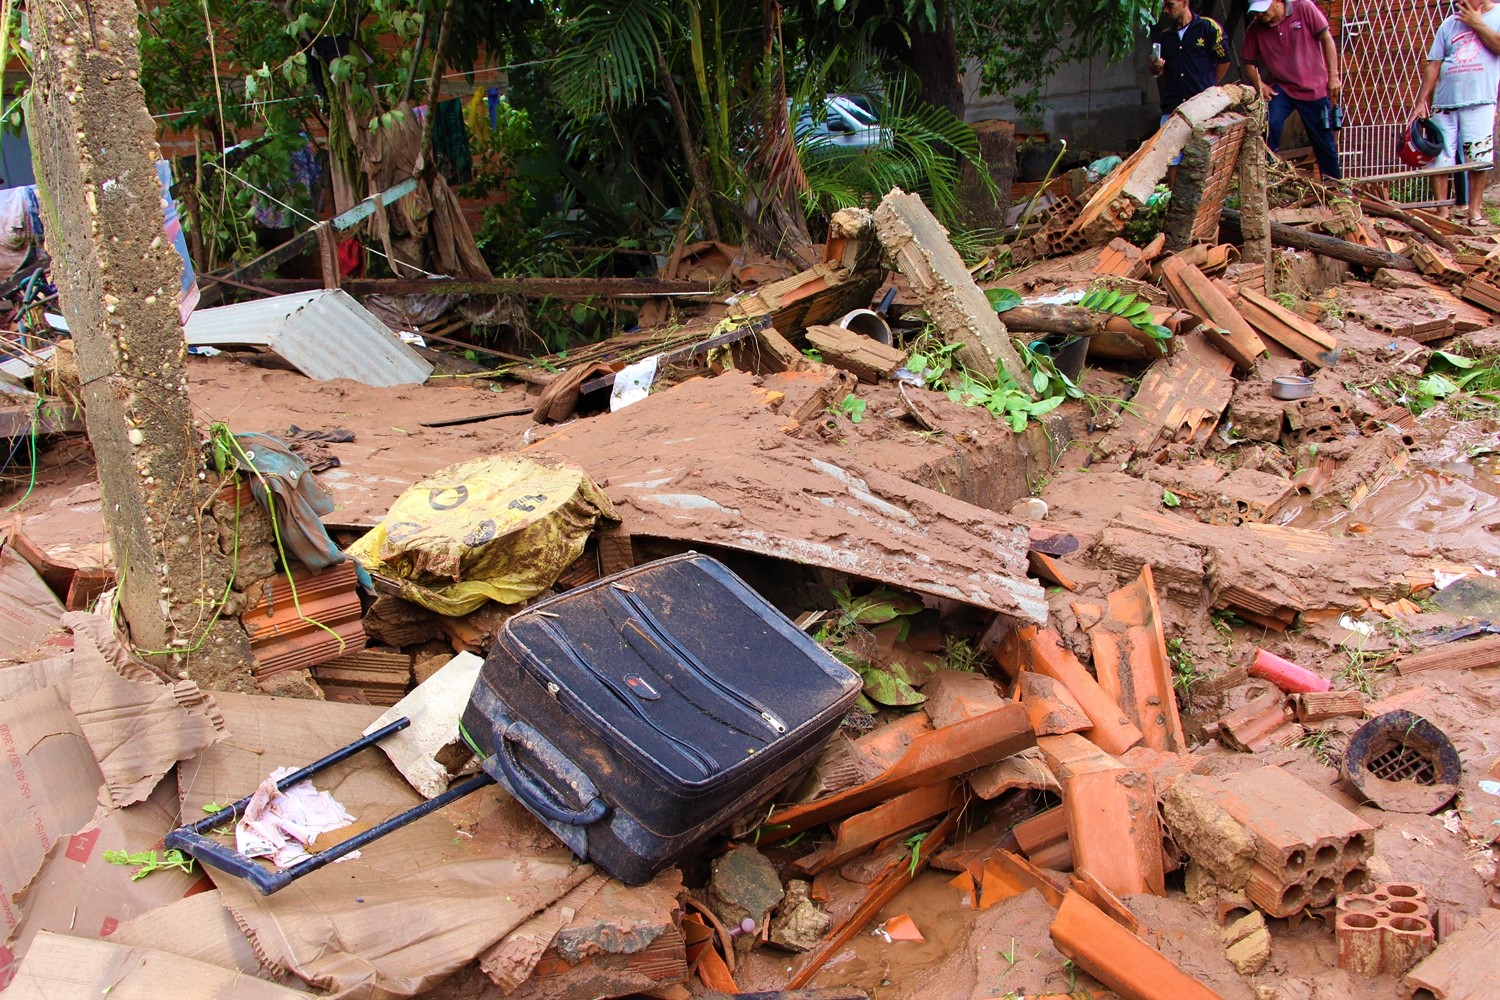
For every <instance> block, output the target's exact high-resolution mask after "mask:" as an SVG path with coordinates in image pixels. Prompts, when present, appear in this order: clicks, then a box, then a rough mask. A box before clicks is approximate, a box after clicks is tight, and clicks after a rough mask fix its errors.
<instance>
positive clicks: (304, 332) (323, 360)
mask: <svg viewBox="0 0 1500 1000" xmlns="http://www.w3.org/2000/svg"><path fill="white" fill-rule="evenodd" d="M184 332H185V333H186V336H187V342H188V343H189V344H190V345H192V346H194V347H206V346H213V347H225V346H231V345H247V346H254V347H269V348H270V349H271V350H273V351H275V352H276V353H277V354H279V355H281V356H282V357H283V358H285V359H286V360H287V361H289V362H291V363H292V364H293V365H295V366H296V368H297V370H298V371H300V372H302V374H304V375H306V376H307V377H308V378H314V379H319V380H325V379H333V378H347V379H353V380H355V381H356V382H363V383H365V384H366V385H375V386H390V385H410V384H412V383H416V382H425V381H426V380H427V376H428V375H430V374H432V365H431V364H429V363H428V362H427V361H426V360H425V359H424V358H423V357H422V356H421V355H420V354H418V353H417V352H416V351H414V350H412V349H411V348H410V347H408V346H407V345H406V344H403V343H402V342H401V338H399V337H397V336H396V335H395V334H394V333H392V332H391V329H390V327H388V326H386V325H385V324H384V323H382V322H381V321H380V320H379V319H377V318H376V317H375V315H374V314H373V313H371V312H370V311H369V310H368V309H366V308H365V307H364V306H362V305H360V304H359V303H358V302H356V301H354V299H352V298H351V297H350V296H349V293H348V292H345V291H342V290H340V289H337V288H320V289H316V290H314V291H310V292H295V293H293V294H291V295H274V296H271V297H270V298H265V299H255V300H253V301H250V302H239V303H236V304H235V305H232V306H219V307H218V308H215V309H201V310H199V311H198V312H195V313H193V315H192V316H190V317H189V318H188V321H187V327H186V328H185V331H184Z"/></svg>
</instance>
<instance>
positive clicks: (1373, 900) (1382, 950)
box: [1334, 882, 1433, 976]
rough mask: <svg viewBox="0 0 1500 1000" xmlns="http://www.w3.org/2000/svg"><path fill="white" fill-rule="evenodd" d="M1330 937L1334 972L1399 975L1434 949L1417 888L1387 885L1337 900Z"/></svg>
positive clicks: (1424, 897) (1429, 917) (1424, 904)
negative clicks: (1336, 960)
mask: <svg viewBox="0 0 1500 1000" xmlns="http://www.w3.org/2000/svg"><path fill="white" fill-rule="evenodd" d="M1334 935H1335V937H1336V938H1337V939H1338V945H1339V968H1341V969H1347V970H1349V971H1350V972H1354V973H1358V974H1360V975H1365V976H1381V975H1393V976H1399V975H1402V974H1404V973H1405V972H1406V970H1407V969H1410V968H1411V967H1412V966H1413V965H1415V964H1417V962H1419V961H1421V960H1422V958H1424V957H1425V956H1426V955H1427V954H1428V953H1429V952H1431V951H1432V948H1433V918H1432V911H1431V910H1430V909H1429V908H1428V905H1427V893H1425V892H1424V891H1423V890H1422V888H1421V887H1420V886H1415V885H1410V884H1408V883H1405V882H1387V883H1384V884H1381V885H1377V886H1375V888H1374V889H1372V890H1371V891H1370V892H1351V893H1345V894H1343V895H1340V896H1339V901H1338V917H1337V923H1335V925H1334Z"/></svg>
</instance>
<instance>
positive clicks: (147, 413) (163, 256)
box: [30, 0, 254, 690]
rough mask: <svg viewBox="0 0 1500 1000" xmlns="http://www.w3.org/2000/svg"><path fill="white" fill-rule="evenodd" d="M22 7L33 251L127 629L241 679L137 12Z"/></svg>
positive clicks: (172, 658) (238, 636) (213, 677)
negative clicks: (60, 321) (59, 338)
mask: <svg viewBox="0 0 1500 1000" xmlns="http://www.w3.org/2000/svg"><path fill="white" fill-rule="evenodd" d="M30 13H31V30H32V33H33V34H32V39H33V42H34V43H35V46H36V47H35V50H34V51H35V52H36V62H35V75H34V82H33V100H34V102H35V104H36V107H37V112H38V113H37V114H36V115H34V116H33V117H32V119H31V129H32V132H31V135H32V145H33V151H34V153H35V159H36V166H37V177H38V181H39V185H40V188H41V190H42V192H43V197H44V211H45V212H46V213H47V215H46V223H45V224H46V233H47V235H46V239H47V250H48V252H49V253H50V254H51V256H52V260H53V266H54V270H53V280H54V281H55V282H56V283H57V285H58V290H59V292H60V293H61V296H60V297H61V301H62V306H63V309H62V311H63V314H64V315H65V316H66V317H67V319H68V324H69V326H70V327H71V328H72V331H73V341H74V345H75V348H76V351H77V356H78V371H79V376H80V378H81V380H82V383H83V399H84V405H85V408H86V411H85V418H86V421H87V426H88V434H89V440H90V442H91V443H92V444H93V447H94V454H95V458H96V461H97V464H98V474H99V485H100V491H101V493H102V494H103V499H104V503H103V508H104V523H105V525H106V527H107V528H108V529H109V536H110V544H111V547H112V548H113V550H114V560H115V567H116V570H117V572H118V574H119V579H120V608H121V610H122V612H123V613H124V618H125V622H126V625H127V627H128V629H129V638H130V641H131V643H132V645H133V646H134V647H136V651H137V652H138V653H140V654H142V655H145V656H149V657H151V658H152V659H154V660H155V661H156V662H157V663H159V664H162V665H166V664H172V665H173V666H175V667H177V668H180V669H186V670H187V672H188V674H189V676H191V677H192V678H193V679H195V680H197V681H198V682H199V683H200V684H202V685H204V686H205V687H213V688H219V689H224V688H235V689H241V690H253V689H254V683H253V681H252V679H251V677H250V673H249V665H250V662H251V659H250V648H249V640H248V639H247V637H246V635H245V631H244V629H243V628H242V627H241V626H240V624H239V621H238V619H237V618H235V617H233V616H232V615H225V616H223V617H220V616H219V614H218V612H219V611H220V609H221V601H222V600H223V598H224V597H225V595H226V593H227V591H228V584H229V580H230V567H229V563H228V560H227V559H226V558H225V557H224V554H223V552H222V550H221V549H220V544H219V526H218V524H217V523H216V522H215V521H214V519H213V517H212V514H211V513H209V512H208V507H209V504H210V502H211V499H212V491H213V486H212V485H210V484H208V483H206V482H205V481H204V476H205V465H204V458H203V450H202V448H201V447H200V444H199V438H198V435H197V434H196V433H195V431H194V427H193V418H192V411H191V409H190V406H189V403H188V391H187V389H188V387H187V375H186V371H185V368H184V354H185V344H184V341H183V336H182V325H181V319H180V317H179V314H178V307H177V291H178V288H179V287H180V284H179V282H180V279H181V274H182V264H181V262H180V261H179V259H178V257H177V255H176V253H175V252H174V251H173V249H172V245H171V243H169V242H168V241H167V240H166V239H165V238H163V235H162V223H163V219H162V206H161V188H160V185H159V184H158V182H157V178H156V166H155V161H156V159H157V155H158V153H157V147H156V126H155V123H154V122H153V121H152V120H151V117H150V115H149V114H148V113H147V111H146V102H145V95H144V93H143V92H142V90H141V84H140V55H139V52H138V50H137V48H136V41H137V31H136V17H137V14H138V12H137V10H136V7H135V4H134V3H132V2H129V0H34V2H33V3H32V4H31V7H30Z"/></svg>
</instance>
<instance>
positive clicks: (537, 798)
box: [484, 719, 609, 826]
mask: <svg viewBox="0 0 1500 1000" xmlns="http://www.w3.org/2000/svg"><path fill="white" fill-rule="evenodd" d="M495 731H496V732H497V733H499V735H500V739H499V740H498V741H496V742H497V744H498V745H497V746H496V748H495V755H494V756H493V757H491V758H489V759H488V760H486V761H485V762H484V769H485V770H486V771H488V772H490V774H491V775H492V776H494V777H497V778H498V777H500V775H495V774H494V772H493V771H492V770H491V768H493V767H496V766H498V767H499V769H500V774H501V775H503V776H504V778H505V784H506V785H507V786H509V788H510V790H511V792H512V793H513V794H514V795H515V796H516V798H518V799H520V800H521V801H522V802H523V803H524V804H525V805H526V806H527V808H529V809H530V810H531V811H532V812H534V813H536V814H538V815H539V816H541V817H543V818H544V819H550V820H552V821H553V822H554V823H566V824H568V825H569V826H591V825H593V824H594V823H597V822H599V821H600V820H602V819H603V818H604V817H605V816H607V815H608V814H609V804H608V803H607V802H605V801H604V800H603V799H602V798H600V797H599V790H598V789H597V788H595V787H594V783H593V782H592V781H590V780H589V776H588V775H586V774H584V773H583V772H582V771H581V770H579V769H578V765H576V764H574V763H573V762H572V761H571V760H569V759H568V758H567V756H566V755H564V754H563V753H561V752H560V751H559V750H558V749H557V747H555V746H553V745H552V743H551V742H550V741H549V740H548V739H547V738H546V737H545V736H543V735H542V734H541V733H539V732H537V731H536V729H535V728H533V727H532V726H530V725H528V724H527V723H525V722H522V721H520V720H519V719H517V720H515V721H507V720H504V719H502V720H500V721H499V722H497V723H496V725H495ZM513 743H519V744H520V745H521V746H523V747H525V748H526V749H527V751H528V752H530V753H531V754H532V756H534V757H535V758H536V759H537V762H538V763H540V764H541V765H542V766H543V767H545V768H546V769H547V770H548V771H550V772H552V774H553V775H554V776H556V777H557V778H558V779H559V780H560V781H562V782H563V783H564V784H566V785H567V786H568V787H569V788H572V789H574V790H575V791H577V793H578V796H579V798H580V799H582V800H583V805H582V806H581V807H580V808H578V809H569V808H567V807H566V806H565V805H561V804H559V803H558V802H557V801H556V799H554V798H553V796H552V793H551V791H549V790H548V789H547V787H546V786H545V785H543V784H542V783H541V782H539V781H537V779H536V778H534V777H532V775H531V774H530V773H529V772H528V771H527V770H526V768H525V767H523V766H522V764H521V762H520V760H518V759H517V758H516V751H515V748H514V747H513V746H512V744H513Z"/></svg>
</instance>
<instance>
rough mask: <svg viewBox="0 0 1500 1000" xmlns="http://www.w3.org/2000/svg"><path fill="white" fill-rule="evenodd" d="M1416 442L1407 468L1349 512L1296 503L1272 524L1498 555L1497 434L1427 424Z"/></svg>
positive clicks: (1485, 425) (1484, 428)
mask: <svg viewBox="0 0 1500 1000" xmlns="http://www.w3.org/2000/svg"><path fill="white" fill-rule="evenodd" d="M1417 438H1418V441H1417V446H1416V448H1415V449H1414V450H1413V452H1412V456H1411V466H1410V469H1409V470H1408V471H1407V472H1406V473H1405V474H1403V475H1401V476H1398V477H1397V478H1395V479H1393V480H1392V481H1390V482H1388V483H1386V484H1385V485H1384V486H1382V487H1381V488H1380V489H1378V490H1377V491H1376V492H1375V493H1374V494H1373V495H1371V496H1369V497H1366V498H1365V499H1364V501H1363V502H1361V503H1360V504H1359V505H1358V506H1357V507H1356V508H1355V509H1354V510H1348V509H1346V508H1345V507H1342V506H1336V507H1332V508H1327V509H1320V508H1316V507H1314V506H1313V503H1312V501H1311V498H1300V499H1298V500H1295V501H1293V503H1291V504H1289V505H1287V506H1286V507H1284V508H1283V509H1282V511H1281V514H1280V516H1278V517H1277V521H1278V522H1279V523H1282V524H1289V525H1291V526H1292V527H1297V528H1318V529H1321V530H1324V531H1335V532H1337V531H1354V532H1361V531H1370V530H1379V529H1381V528H1386V527H1395V528H1406V529H1409V530H1413V531H1421V532H1424V533H1426V534H1430V535H1433V536H1439V535H1441V536H1442V539H1443V543H1444V545H1445V547H1447V548H1450V549H1454V550H1463V549H1466V548H1475V549H1478V550H1480V551H1489V552H1491V553H1496V554H1500V434H1497V433H1496V432H1495V430H1494V428H1493V425H1492V424H1490V423H1489V422H1477V421H1476V422H1469V423H1465V422H1454V421H1448V420H1441V421H1438V420H1434V421H1427V422H1424V424H1423V425H1422V426H1421V427H1420V429H1419V431H1418V434H1417Z"/></svg>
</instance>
